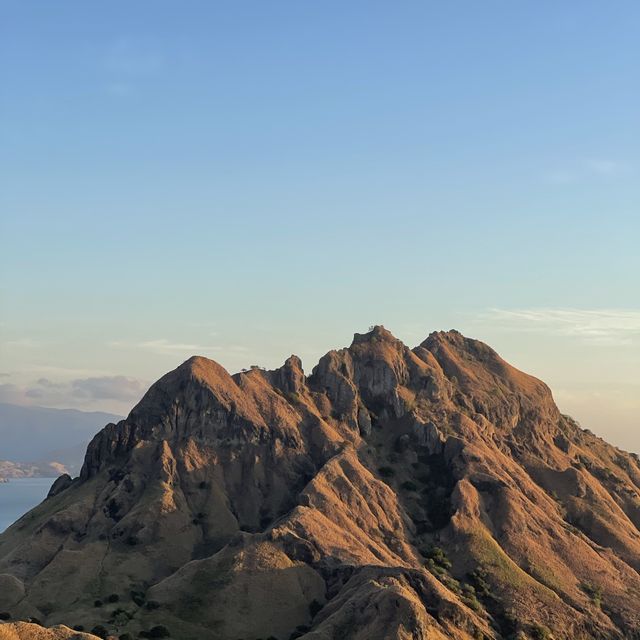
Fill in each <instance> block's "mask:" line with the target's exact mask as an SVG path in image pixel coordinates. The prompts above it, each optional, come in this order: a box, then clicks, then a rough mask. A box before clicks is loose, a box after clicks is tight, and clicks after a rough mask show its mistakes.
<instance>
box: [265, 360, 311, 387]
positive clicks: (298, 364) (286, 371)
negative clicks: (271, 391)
mask: <svg viewBox="0 0 640 640" xmlns="http://www.w3.org/2000/svg"><path fill="white" fill-rule="evenodd" d="M268 373H269V380H270V381H271V384H273V386H274V387H276V388H277V389H280V391H283V392H284V393H302V392H303V391H304V389H305V387H306V378H305V375H304V371H303V369H302V360H300V358H298V356H296V355H292V356H290V357H289V358H287V359H286V360H285V363H284V364H283V365H282V366H281V367H280V368H279V369H275V370H274V371H269V372H268Z"/></svg>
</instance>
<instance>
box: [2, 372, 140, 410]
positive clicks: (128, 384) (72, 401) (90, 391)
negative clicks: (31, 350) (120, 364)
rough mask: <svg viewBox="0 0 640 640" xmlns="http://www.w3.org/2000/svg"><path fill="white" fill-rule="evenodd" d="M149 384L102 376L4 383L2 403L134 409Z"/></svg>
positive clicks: (122, 377) (133, 379)
mask: <svg viewBox="0 0 640 640" xmlns="http://www.w3.org/2000/svg"><path fill="white" fill-rule="evenodd" d="M148 386H149V385H148V383H147V382H145V381H143V380H138V379H136V378H129V377H126V376H98V377H88V378H76V379H74V380H69V381H64V382H54V381H52V380H50V379H49V378H39V379H38V380H35V381H34V382H31V383H26V384H21V385H17V384H11V383H6V384H0V402H9V403H12V404H21V405H34V404H35V405H43V406H54V407H74V406H78V405H80V406H83V407H84V406H88V405H91V406H92V405H95V404H96V403H100V402H101V401H103V402H104V401H112V402H116V403H121V404H126V405H127V406H130V405H131V404H132V403H134V402H137V401H138V400H139V399H140V398H141V397H142V396H143V395H144V392H145V391H146V390H147V388H148Z"/></svg>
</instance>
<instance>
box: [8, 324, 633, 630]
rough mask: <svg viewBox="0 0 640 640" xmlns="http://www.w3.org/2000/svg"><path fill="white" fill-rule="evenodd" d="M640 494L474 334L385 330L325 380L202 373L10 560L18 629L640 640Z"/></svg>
mask: <svg viewBox="0 0 640 640" xmlns="http://www.w3.org/2000/svg"><path fill="white" fill-rule="evenodd" d="M639 490H640V466H639V465H638V458H637V456H635V455H633V454H627V453H625V452H622V451H621V450H619V449H616V448H615V447H612V446H610V445H607V444H606V443H604V441H602V440H601V439H599V438H596V437H595V436H593V435H592V434H590V433H589V432H586V431H583V430H582V429H580V428H579V426H578V425H577V424H576V423H575V422H574V421H573V420H571V419H570V418H568V417H567V416H563V415H562V414H561V413H560V412H559V410H558V409H557V407H556V405H555V403H554V401H553V397H552V394H551V391H550V390H549V388H548V387H547V386H546V385H545V384H544V383H543V382H541V381H540V380H538V379H536V378H534V377H532V376H529V375H527V374H525V373H522V372H520V371H518V370H517V369H515V368H514V367H512V366H511V365H509V364H508V363H506V362H505V361H504V360H503V359H502V358H500V356H499V355H498V354H497V353H496V352H495V351H494V350H493V349H491V348H490V347H488V346H487V345H484V344H483V343H481V342H479V341H476V340H472V339H470V338H465V337H464V336H462V335H461V334H460V333H458V332H455V331H450V332H434V333H432V334H430V335H429V336H428V338H427V339H425V340H424V341H423V342H422V343H421V344H420V345H418V346H417V347H415V348H413V349H410V348H409V347H407V346H406V345H404V344H403V343H402V342H401V341H400V340H398V339H397V338H395V337H394V336H393V335H392V334H391V333H390V332H389V331H388V330H386V329H385V328H384V327H381V326H378V327H374V328H372V330H370V331H369V332H367V333H364V334H355V336H354V339H353V341H352V343H351V345H350V346H349V347H346V348H343V349H338V350H333V351H329V352H328V353H327V354H326V355H325V356H323V357H322V358H321V359H320V361H319V362H318V364H317V365H316V366H315V367H314V368H313V370H312V372H311V374H310V375H309V376H305V375H304V372H303V370H302V365H301V362H300V360H299V358H297V357H296V356H291V357H290V358H288V359H287V361H286V362H285V364H284V365H283V366H282V367H280V368H278V369H275V370H269V371H267V370H262V369H259V368H252V369H251V370H249V371H246V372H240V373H237V374H234V375H230V374H229V373H228V372H227V371H226V370H224V368H222V367H221V366H220V365H218V364H217V363H215V362H213V361H210V360H207V359H206V358H202V357H199V356H194V357H192V358H190V359H189V360H187V361H186V362H185V363H183V364H182V365H180V366H179V367H178V368H177V369H175V370H174V371H172V372H169V373H168V374H166V375H165V376H163V377H162V378H160V380H159V381H158V382H157V383H155V384H154V385H152V387H151V388H150V389H149V391H148V392H147V394H145V396H144V397H143V398H142V400H141V401H140V402H139V403H138V405H136V407H134V409H133V410H132V411H131V413H130V414H129V416H128V417H127V418H126V419H125V420H122V421H119V422H118V423H111V424H109V425H107V426H106V427H105V428H104V429H103V430H102V431H100V432H99V433H98V434H97V435H96V436H95V437H94V438H93V440H92V441H91V443H90V444H89V446H88V448H87V453H86V456H85V462H84V465H83V468H82V471H81V474H80V477H79V478H77V479H75V480H71V479H70V478H69V479H67V480H64V481H62V482H60V484H59V486H58V488H57V489H56V491H53V492H52V495H51V497H50V498H48V499H47V500H46V501H45V502H44V503H43V504H42V505H40V506H39V507H37V508H36V509H34V510H33V511H32V512H30V514H27V516H25V517H24V518H23V519H21V520H20V521H19V522H18V523H16V524H15V525H13V527H11V528H10V529H9V530H8V531H7V532H6V533H5V534H4V535H3V536H0V607H3V608H6V609H13V611H12V614H13V615H14V616H22V617H27V616H34V617H38V618H40V619H44V620H46V622H47V623H48V624H55V623H65V624H67V625H69V626H73V624H72V623H76V622H80V623H81V624H83V626H85V628H89V629H90V628H91V625H92V623H93V624H97V623H100V624H102V625H104V626H105V627H106V628H110V629H112V630H113V631H114V632H122V631H127V632H134V633H137V632H139V631H144V630H145V629H147V628H149V626H150V625H152V623H158V622H160V623H162V624H163V625H166V626H167V627H168V628H169V629H170V630H172V633H173V635H174V637H179V638H185V640H186V639H188V638H212V639H218V638H220V639H225V640H226V639H229V640H238V639H239V638H254V639H257V638H262V637H266V636H273V637H276V638H287V639H288V638H290V637H303V638H305V639H307V640H320V639H323V640H328V639H329V638H334V637H335V638H337V637H341V638H369V637H376V638H377V637H379V638H460V639H467V638H492V639H496V640H497V639H499V638H516V637H519V638H544V637H548V638H551V637H554V638H566V639H567V640H568V639H569V638H572V639H573V638H576V639H578V638H582V639H584V640H589V639H592V638H593V639H595V638H602V639H604V638H612V639H613V638H616V639H619V638H638V637H640V612H639V611H638V607H637V597H638V596H639V595H640V575H639V574H638V571H640V496H639V495H638V492H639ZM78 563H80V567H81V568H80V569H78V566H79V565H78ZM123 564H124V566H123ZM72 567H73V568H74V570H73V571H72ZM70 571H72V574H73V578H72V579H70V580H68V581H67V582H66V583H65V590H64V592H60V590H59V589H55V588H54V587H55V585H56V584H58V585H59V584H60V581H61V580H63V576H65V577H66V579H69V577H70V575H71V574H70ZM3 581H4V582H3ZM3 585H5V587H6V588H5V589H4V591H3V589H2V586H3ZM12 590H13V591H12ZM10 593H13V594H14V596H13V599H12V597H10V595H7V594H10ZM134 594H135V596H134ZM111 595H115V596H117V600H118V602H120V603H121V604H120V605H118V606H114V607H113V608H108V607H105V598H106V599H107V601H108V598H109V597H110V596H111ZM96 600H99V601H100V602H101V606H100V607H95V606H94V604H95V601H96ZM149 603H153V606H151V607H149V606H148V605H149ZM70 617H73V618H74V620H70Z"/></svg>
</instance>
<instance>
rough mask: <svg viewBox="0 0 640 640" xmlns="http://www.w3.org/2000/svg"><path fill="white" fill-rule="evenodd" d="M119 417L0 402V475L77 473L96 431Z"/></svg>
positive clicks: (97, 412)
mask: <svg viewBox="0 0 640 640" xmlns="http://www.w3.org/2000/svg"><path fill="white" fill-rule="evenodd" d="M119 419H120V416H116V415H113V414H110V413H103V412H100V411H92V412H87V411H78V410H77V409H48V408H46V407H24V406H20V405H15V404H8V403H3V402H0V442H1V443H2V444H1V445H0V477H4V478H25V477H35V476H40V477H48V476H51V477H53V476H56V475H59V474H60V473H62V472H65V473H70V474H73V475H77V473H79V471H80V467H81V465H82V459H83V457H84V452H85V450H86V447H87V444H88V443H89V441H90V440H91V438H92V437H93V435H94V434H95V432H96V430H97V429H98V428H99V427H100V426H101V425H103V424H105V423H106V422H113V421H114V420H119Z"/></svg>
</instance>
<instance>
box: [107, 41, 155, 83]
mask: <svg viewBox="0 0 640 640" xmlns="http://www.w3.org/2000/svg"><path fill="white" fill-rule="evenodd" d="M163 62H164V60H163V56H162V54H161V53H160V51H159V50H158V48H157V47H156V46H155V45H154V44H153V43H152V42H150V41H149V40H147V39H145V38H137V37H136V38H133V37H121V38H118V39H117V40H115V41H114V42H112V43H111V45H110V46H109V48H108V50H107V52H106V55H105V59H104V66H105V68H106V70H107V71H108V72H109V73H111V74H113V75H115V76H129V77H131V76H149V75H154V74H156V73H157V72H158V71H160V69H161V68H162V66H163Z"/></svg>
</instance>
